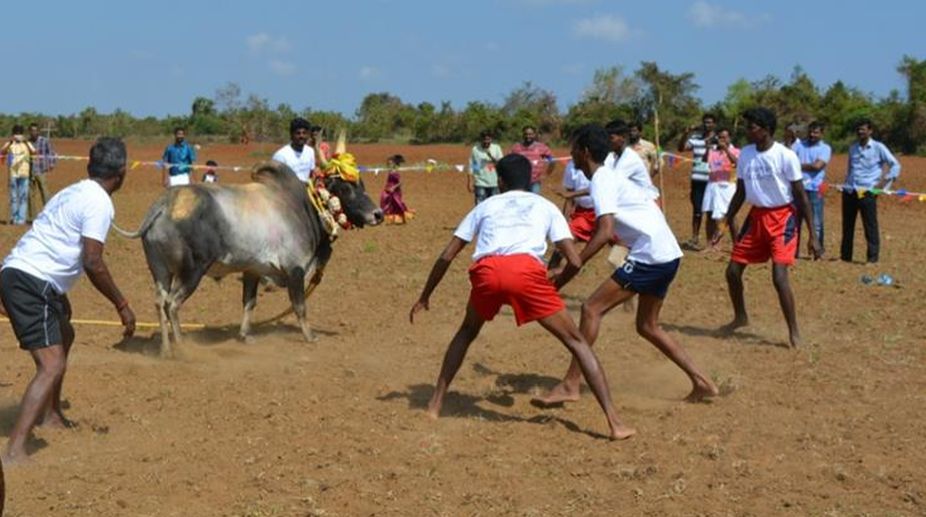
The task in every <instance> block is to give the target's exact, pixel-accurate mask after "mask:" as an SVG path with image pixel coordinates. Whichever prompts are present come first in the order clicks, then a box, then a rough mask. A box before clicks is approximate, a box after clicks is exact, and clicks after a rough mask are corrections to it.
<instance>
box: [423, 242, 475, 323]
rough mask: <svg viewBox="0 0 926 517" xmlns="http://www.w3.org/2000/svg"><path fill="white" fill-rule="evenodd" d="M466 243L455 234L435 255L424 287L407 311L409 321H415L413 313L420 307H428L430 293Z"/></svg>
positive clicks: (426, 308)
mask: <svg viewBox="0 0 926 517" xmlns="http://www.w3.org/2000/svg"><path fill="white" fill-rule="evenodd" d="M466 244H467V243H466V241H464V240H463V239H461V238H459V237H457V236H456V235H454V236H453V238H451V239H450V242H449V243H448V244H447V247H446V248H444V251H443V252H442V253H441V254H440V256H439V257H437V260H436V261H434V265H433V266H432V267H431V273H430V274H428V280H427V282H425V284H424V289H422V291H421V295H420V296H419V297H418V301H417V302H415V305H413V306H412V310H411V311H409V313H408V321H409V322H411V323H414V322H415V314H417V313H418V312H419V311H421V309H424V310H429V309H430V307H429V306H430V304H431V293H433V292H434V289H436V288H437V285H438V284H440V282H441V280H443V278H444V275H445V274H446V273H447V269H448V268H449V267H450V263H451V262H453V259H455V258H456V257H457V254H459V253H460V251H461V250H462V249H463V248H464V247H465V246H466Z"/></svg>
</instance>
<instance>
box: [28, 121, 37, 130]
mask: <svg viewBox="0 0 926 517" xmlns="http://www.w3.org/2000/svg"><path fill="white" fill-rule="evenodd" d="M32 128H36V129H38V128H39V124H38V123H37V122H31V123H30V124H29V129H32Z"/></svg>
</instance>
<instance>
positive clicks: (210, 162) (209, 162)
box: [206, 160, 219, 167]
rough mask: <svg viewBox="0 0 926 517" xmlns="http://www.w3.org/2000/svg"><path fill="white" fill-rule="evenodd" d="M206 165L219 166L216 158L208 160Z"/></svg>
mask: <svg viewBox="0 0 926 517" xmlns="http://www.w3.org/2000/svg"><path fill="white" fill-rule="evenodd" d="M206 165H208V166H209V167H218V166H219V164H218V163H216V162H215V160H206Z"/></svg>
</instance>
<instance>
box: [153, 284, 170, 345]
mask: <svg viewBox="0 0 926 517" xmlns="http://www.w3.org/2000/svg"><path fill="white" fill-rule="evenodd" d="M169 296H170V295H169V293H168V292H167V290H166V289H165V288H164V287H162V286H161V285H160V284H158V286H157V303H155V304H154V308H155V309H156V310H157V312H158V323H159V324H160V326H161V357H172V356H173V355H174V351H173V349H172V348H171V345H170V330H169V329H168V318H167V299H168V297H169Z"/></svg>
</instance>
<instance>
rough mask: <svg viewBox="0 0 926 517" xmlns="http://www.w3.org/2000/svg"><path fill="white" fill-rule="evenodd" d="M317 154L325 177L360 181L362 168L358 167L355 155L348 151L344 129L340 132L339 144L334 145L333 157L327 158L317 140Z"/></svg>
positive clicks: (352, 181) (354, 181)
mask: <svg viewBox="0 0 926 517" xmlns="http://www.w3.org/2000/svg"><path fill="white" fill-rule="evenodd" d="M315 145H316V153H315V154H316V156H317V158H318V163H319V168H320V169H321V171H322V172H321V175H322V176H324V177H336V178H340V179H342V180H344V181H349V182H351V183H358V182H359V181H360V169H359V168H357V160H356V159H355V158H354V155H352V154H350V153H349V152H347V134H346V133H345V132H344V130H343V129H342V130H340V131H339V132H338V140H337V144H335V146H334V154H333V155H332V156H331V159H326V158H325V154H324V153H323V152H321V149H319V148H318V147H317V146H318V145H319V142H317V141H316V143H315Z"/></svg>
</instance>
